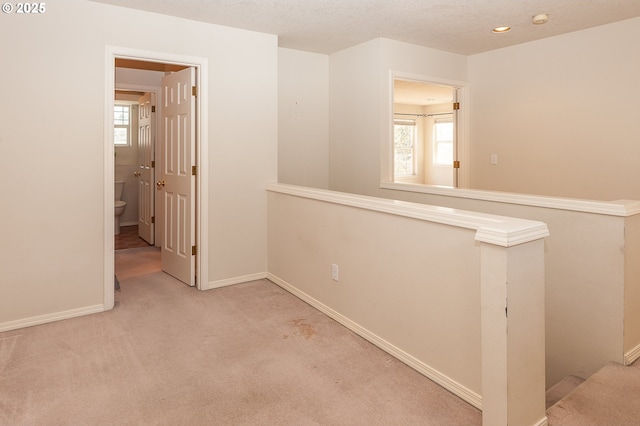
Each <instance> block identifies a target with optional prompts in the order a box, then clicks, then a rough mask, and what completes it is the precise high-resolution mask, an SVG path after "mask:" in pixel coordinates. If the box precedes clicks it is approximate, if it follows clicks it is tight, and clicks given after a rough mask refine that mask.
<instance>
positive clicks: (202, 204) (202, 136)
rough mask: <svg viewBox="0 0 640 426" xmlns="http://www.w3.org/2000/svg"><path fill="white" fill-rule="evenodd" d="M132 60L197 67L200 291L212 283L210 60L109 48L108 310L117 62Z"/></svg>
mask: <svg viewBox="0 0 640 426" xmlns="http://www.w3.org/2000/svg"><path fill="white" fill-rule="evenodd" d="M116 58H121V59H132V60H139V61H147V62H158V63H166V64H174V65H183V66H188V67H194V68H195V69H196V85H197V87H198V96H197V98H196V157H197V159H196V166H197V170H198V173H197V175H196V193H195V196H196V225H195V226H196V245H197V247H198V250H197V253H196V255H195V256H196V276H197V281H196V288H197V289H198V290H204V289H206V288H208V282H209V260H208V259H209V239H208V237H207V236H208V235H209V226H208V220H207V218H208V217H209V197H208V193H209V161H208V159H209V150H208V144H207V143H206V142H205V141H208V140H209V138H208V135H209V122H208V120H206V119H203V117H208V98H209V97H208V93H209V89H208V76H209V70H208V67H209V61H208V59H207V58H202V57H196V56H185V55H179V54H174V53H166V52H154V51H149V50H139V49H132V48H127V47H119V46H109V45H107V46H105V92H104V181H103V186H104V217H103V220H104V310H109V309H112V308H113V306H114V304H115V294H114V290H115V289H114V276H115V262H114V256H115V246H114V225H115V223H114V221H115V217H114V213H113V212H114V184H113V182H114V180H115V170H114V169H115V148H114V146H113V126H112V125H111V123H113V105H114V96H113V94H114V91H115V89H116V87H115V60H116Z"/></svg>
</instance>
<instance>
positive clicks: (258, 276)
mask: <svg viewBox="0 0 640 426" xmlns="http://www.w3.org/2000/svg"><path fill="white" fill-rule="evenodd" d="M265 278H267V273H266V272H258V273H255V274H249V275H242V276H240V277H233V278H225V279H223V280H216V281H210V282H209V284H208V286H207V287H206V288H203V290H212V289H214V288H220V287H226V286H229V285H234V284H242V283H248V282H250V281H256V280H263V279H265Z"/></svg>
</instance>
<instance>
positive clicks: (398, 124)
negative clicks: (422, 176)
mask: <svg viewBox="0 0 640 426" xmlns="http://www.w3.org/2000/svg"><path fill="white" fill-rule="evenodd" d="M393 148H394V149H393V155H394V172H395V175H396V176H411V175H414V174H415V160H416V122H415V120H394V122H393Z"/></svg>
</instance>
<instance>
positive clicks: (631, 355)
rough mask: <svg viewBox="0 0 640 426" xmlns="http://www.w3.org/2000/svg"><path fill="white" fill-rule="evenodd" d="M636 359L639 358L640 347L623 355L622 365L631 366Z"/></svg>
mask: <svg viewBox="0 0 640 426" xmlns="http://www.w3.org/2000/svg"><path fill="white" fill-rule="evenodd" d="M638 358H640V345H638V346H636V347H635V348H633V349H631V350H630V351H628V352H626V353H625V354H624V365H631V364H633V363H634V362H635V361H636V360H637V359H638Z"/></svg>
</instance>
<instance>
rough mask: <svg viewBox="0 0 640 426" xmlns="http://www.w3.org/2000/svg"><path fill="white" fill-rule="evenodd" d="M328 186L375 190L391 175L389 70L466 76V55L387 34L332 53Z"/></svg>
mask: <svg viewBox="0 0 640 426" xmlns="http://www.w3.org/2000/svg"><path fill="white" fill-rule="evenodd" d="M329 63H330V65H329V66H330V68H329V69H330V74H329V84H330V95H329V96H330V123H329V126H330V133H329V134H330V142H329V188H330V189H333V190H337V191H346V192H354V193H357V194H366V195H376V194H377V193H379V191H378V185H379V183H380V180H381V179H382V180H389V179H390V177H391V174H390V171H391V167H392V163H391V158H392V156H391V146H390V141H391V134H392V133H391V132H392V120H391V114H392V97H391V72H393V71H400V72H402V73H403V75H404V76H414V77H415V78H416V79H419V78H420V77H431V78H434V79H437V80H446V81H447V82H453V81H456V82H460V81H465V80H466V78H467V58H466V56H462V55H457V54H453V53H448V52H442V51H438V50H434V49H429V48H425V47H421V46H416V45H412V44H408V43H402V42H398V41H394V40H389V39H384V38H380V39H375V40H372V41H369V42H367V43H363V44H360V45H357V46H354V47H351V48H349V49H345V50H342V51H340V52H336V53H334V54H332V55H330V57H329Z"/></svg>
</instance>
